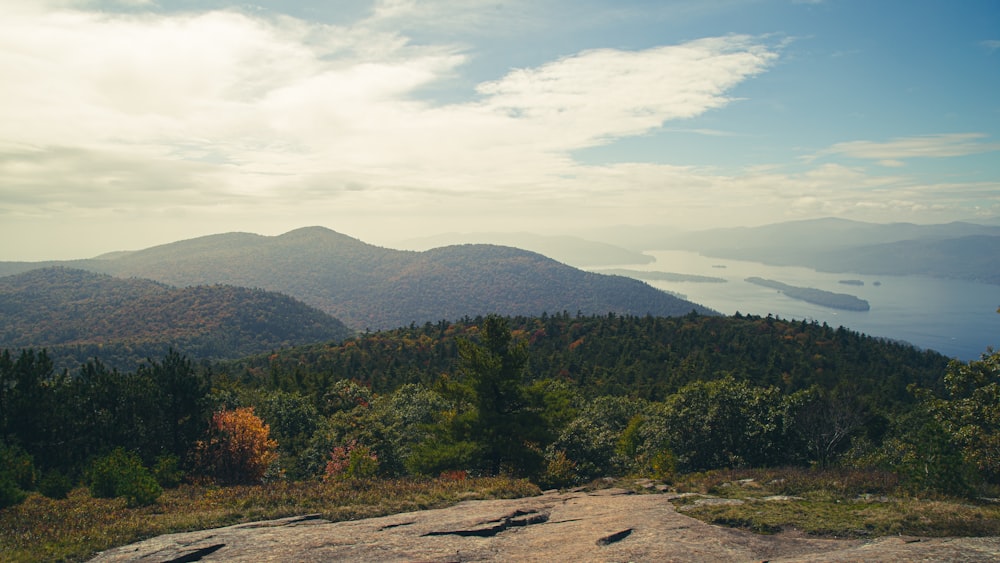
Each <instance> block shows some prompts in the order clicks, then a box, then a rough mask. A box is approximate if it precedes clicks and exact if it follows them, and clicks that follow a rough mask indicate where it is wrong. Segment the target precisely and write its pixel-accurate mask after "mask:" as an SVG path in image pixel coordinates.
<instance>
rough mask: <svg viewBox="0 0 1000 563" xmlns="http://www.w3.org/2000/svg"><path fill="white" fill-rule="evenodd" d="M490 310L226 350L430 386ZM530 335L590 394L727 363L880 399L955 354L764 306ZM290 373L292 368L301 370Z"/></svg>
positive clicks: (593, 320)
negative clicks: (292, 344) (258, 349)
mask: <svg viewBox="0 0 1000 563" xmlns="http://www.w3.org/2000/svg"><path fill="white" fill-rule="evenodd" d="M482 321H483V319H482V318H476V319H462V320H458V321H455V322H446V321H439V322H437V323H427V324H425V325H423V326H415V327H409V328H400V329H395V330H389V331H380V332H377V333H369V334H363V335H359V336H357V337H355V338H351V339H348V340H346V341H344V342H329V343H322V344H314V345H306V346H300V347H296V348H290V349H286V350H282V351H279V352H278V353H276V354H269V355H258V356H255V357H252V358H246V359H241V360H238V361H235V362H230V363H228V364H227V365H225V366H221V367H220V368H219V369H220V370H221V371H222V372H227V373H229V375H230V376H231V377H233V378H235V379H236V380H239V381H244V382H251V381H254V380H256V381H258V382H259V383H261V384H264V383H266V384H270V385H273V384H274V383H275V382H276V381H279V380H282V379H283V378H289V379H288V380H287V381H284V382H283V383H281V386H282V387H287V388H294V389H296V390H298V391H303V392H306V393H318V394H319V395H322V394H323V393H324V392H325V390H326V389H327V387H328V386H329V384H330V381H331V377H332V378H333V379H353V380H355V381H358V382H361V383H362V384H364V385H365V386H367V387H370V388H371V389H372V390H373V391H375V392H378V393H388V392H391V391H393V390H394V389H396V388H398V387H399V386H400V385H403V384H407V383H423V384H425V385H428V386H433V385H434V384H435V382H437V381H438V379H439V378H440V377H441V376H442V374H446V375H450V376H451V377H458V378H460V377H461V376H462V374H461V372H460V369H459V363H458V357H459V354H458V344H457V341H458V340H461V339H470V338H471V339H474V338H476V335H477V334H478V331H479V327H480V326H481V324H482ZM510 326H511V329H512V332H513V334H514V336H515V338H517V339H518V340H519V341H520V342H523V343H524V345H525V346H526V352H527V354H528V356H529V359H528V366H529V368H528V369H529V378H530V379H533V380H542V379H556V380H560V381H564V382H567V383H570V384H572V385H573V386H574V387H576V388H577V389H578V390H579V391H580V392H582V393H583V394H585V395H587V396H590V397H599V396H602V395H609V394H610V395H625V396H631V397H636V398H643V399H651V400H662V399H663V398H664V397H666V396H667V395H669V394H670V393H673V392H675V391H677V390H678V389H679V388H680V387H682V386H684V385H686V384H688V383H691V382H692V381H701V380H712V379H718V378H720V377H722V376H724V375H731V376H733V377H735V378H736V379H738V380H742V381H747V382H749V383H751V384H753V385H760V386H769V385H773V386H776V387H778V388H780V389H781V390H782V391H784V392H786V393H791V392H794V391H798V390H802V389H806V388H808V387H809V386H811V385H820V386H822V387H826V388H833V387H837V386H846V387H849V388H851V389H853V390H854V392H856V393H858V394H859V395H863V396H866V397H869V398H870V400H871V401H872V403H873V404H880V405H883V406H884V405H889V404H893V403H898V402H908V401H911V400H912V395H910V393H909V392H908V391H907V386H908V385H910V384H913V383H916V384H919V385H921V386H924V387H930V388H934V387H937V386H938V385H939V383H940V377H941V374H942V373H943V372H944V370H945V367H946V366H947V365H948V358H946V357H945V356H943V355H941V354H938V353H937V352H933V351H924V350H919V349H917V348H915V347H913V346H911V345H909V344H905V343H897V342H892V341H888V340H885V339H879V338H874V337H870V336H865V335H863V334H859V333H857V332H853V331H851V330H848V329H845V328H842V327H841V328H836V329H835V328H833V327H830V326H827V325H826V324H822V325H820V324H817V323H815V322H813V323H807V322H804V321H786V320H782V319H776V318H772V317H756V316H737V317H723V316H703V315H693V314H689V315H684V316H681V317H671V318H664V317H628V316H625V317H623V316H616V315H602V316H575V315H569V314H559V315H545V316H542V317H515V318H512V319H511V322H510ZM293 376H294V377H293Z"/></svg>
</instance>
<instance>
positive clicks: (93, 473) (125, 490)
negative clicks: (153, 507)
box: [89, 448, 163, 506]
mask: <svg viewBox="0 0 1000 563" xmlns="http://www.w3.org/2000/svg"><path fill="white" fill-rule="evenodd" d="M89 486H90V494H91V495H92V496H94V497H97V498H115V497H125V499H126V501H127V502H128V505H129V506H146V505H150V504H153V503H154V502H156V499H158V498H159V497H160V494H161V493H162V492H163V489H162V488H160V485H159V484H157V482H156V479H154V478H153V475H152V473H150V472H149V470H148V469H146V467H145V466H144V465H143V464H142V460H140V459H139V456H138V454H136V453H135V452H126V451H125V450H124V449H122V448H117V449H116V450H115V451H113V452H111V454H110V455H107V456H105V457H102V458H98V459H96V460H94V463H93V464H92V465H91V468H90V475H89Z"/></svg>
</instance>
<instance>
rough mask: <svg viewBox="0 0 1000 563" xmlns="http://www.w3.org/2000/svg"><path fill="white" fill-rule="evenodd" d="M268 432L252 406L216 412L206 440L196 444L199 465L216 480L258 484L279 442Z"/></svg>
mask: <svg viewBox="0 0 1000 563" xmlns="http://www.w3.org/2000/svg"><path fill="white" fill-rule="evenodd" d="M270 432H271V429H270V427H269V426H268V425H267V424H264V421H262V420H261V419H260V417H258V416H257V415H255V414H254V411H253V407H244V408H238V409H235V410H221V411H218V412H216V413H214V414H213V415H212V421H211V425H210V427H209V433H208V439H207V440H204V441H201V442H198V444H197V447H196V457H197V460H198V465H199V467H200V469H201V470H202V472H203V473H204V474H206V475H208V476H210V477H212V478H214V479H215V480H216V481H217V482H219V483H224V484H252V483H260V482H261V481H263V479H264V475H265V474H266V473H267V470H268V468H269V467H270V466H271V465H272V464H273V463H274V462H275V461H277V459H278V452H277V448H278V442H277V441H276V440H274V439H272V438H271V437H270Z"/></svg>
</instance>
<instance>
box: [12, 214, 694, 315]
mask: <svg viewBox="0 0 1000 563" xmlns="http://www.w3.org/2000/svg"><path fill="white" fill-rule="evenodd" d="M50 264H53V263H41V264H39V263H35V264H32V263H23V262H21V263H6V264H0V273H14V272H15V271H24V270H25V269H28V268H31V267H34V268H37V267H38V266H39V265H50ZM55 264H66V265H72V266H73V267H76V268H82V269H86V270H90V271H94V272H100V273H105V274H110V275H114V276H118V277H141V278H148V279H152V280H156V281H159V282H162V283H167V284H170V285H174V286H179V287H184V286H191V285H207V284H227V285H234V286H241V287H254V288H261V289H266V290H269V291H276V292H280V293H284V294H286V295H289V296H292V297H294V298H296V299H299V300H301V301H303V302H305V303H307V304H309V305H311V306H313V307H316V308H318V309H320V310H322V311H324V312H326V313H328V314H330V315H332V316H334V317H336V318H337V319H340V320H342V321H343V322H344V323H345V324H347V325H348V326H349V327H351V328H353V329H356V330H366V329H373V330H377V329H384V328H395V327H399V326H405V325H409V324H411V323H424V322H435V321H437V320H440V319H445V318H447V319H457V318H462V317H465V316H475V315H480V314H489V313H500V314H505V315H533V314H541V313H545V312H548V313H555V312H561V311H569V312H571V313H574V314H575V313H577V312H580V313H584V314H606V313H609V312H614V313H618V314H632V315H646V314H650V315H656V316H671V315H683V314H687V313H689V312H691V311H692V310H694V311H698V312H701V313H713V311H711V310H709V309H707V308H706V307H703V306H701V305H697V304H694V303H691V302H688V301H684V300H682V299H678V298H676V297H674V296H672V295H669V294H667V293H666V292H663V291H660V290H658V289H655V288H653V287H651V286H649V285H648V284H646V283H644V282H641V281H638V280H633V279H628V278H625V277H621V276H605V275H600V274H594V273H589V272H584V271H582V270H579V269H576V268H573V267H570V266H567V265H565V264H562V263H559V262H557V261H555V260H553V259H551V258H547V257H545V256H542V255H540V254H537V253H534V252H529V251H525V250H521V249H517V248H512V247H504V246H493V245H481V244H480V245H474V244H473V245H458V246H449V247H443V248H436V249H432V250H429V251H425V252H414V251H403V250H393V249H388V248H382V247H378V246H374V245H370V244H367V243H364V242H362V241H360V240H357V239H354V238H352V237H349V236H346V235H343V234H340V233H337V232H335V231H331V230H329V229H325V228H321V227H308V228H303V229H297V230H295V231H291V232H288V233H285V234H283V235H280V236H275V237H267V236H261V235H253V234H248V233H226V234H220V235H212V236H208V237H200V238H196V239H191V240H185V241H179V242H176V243H171V244H166V245H161V246H156V247H152V248H148V249H145V250H140V251H135V252H124V253H114V254H111V255H107V256H106V257H104V258H96V259H90V260H75V261H71V262H63V263H59V262H57V263H55Z"/></svg>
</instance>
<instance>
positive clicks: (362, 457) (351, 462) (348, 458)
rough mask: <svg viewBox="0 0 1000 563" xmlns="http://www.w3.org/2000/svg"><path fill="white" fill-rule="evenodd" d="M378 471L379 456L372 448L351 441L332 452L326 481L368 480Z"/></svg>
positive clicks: (325, 475) (325, 477)
mask: <svg viewBox="0 0 1000 563" xmlns="http://www.w3.org/2000/svg"><path fill="white" fill-rule="evenodd" d="M377 471H378V456H376V455H375V454H374V453H373V452H372V451H371V448H369V447H368V446H365V445H363V444H358V442H357V441H356V440H351V441H350V442H348V443H347V444H345V445H343V446H337V447H336V448H334V449H333V451H332V452H330V461H328V462H327V464H326V472H325V474H324V476H323V478H324V479H326V480H330V479H344V478H347V479H367V478H369V477H374V476H375V473H376V472H377Z"/></svg>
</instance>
